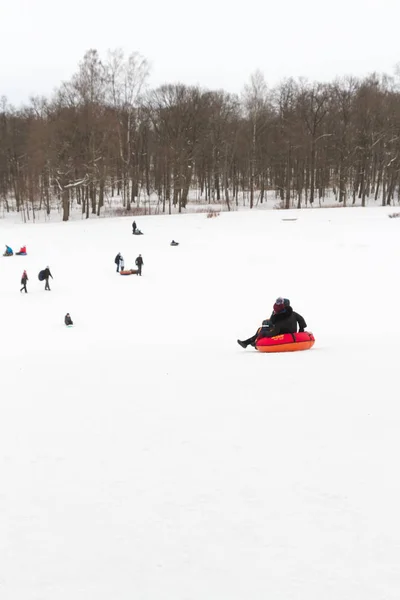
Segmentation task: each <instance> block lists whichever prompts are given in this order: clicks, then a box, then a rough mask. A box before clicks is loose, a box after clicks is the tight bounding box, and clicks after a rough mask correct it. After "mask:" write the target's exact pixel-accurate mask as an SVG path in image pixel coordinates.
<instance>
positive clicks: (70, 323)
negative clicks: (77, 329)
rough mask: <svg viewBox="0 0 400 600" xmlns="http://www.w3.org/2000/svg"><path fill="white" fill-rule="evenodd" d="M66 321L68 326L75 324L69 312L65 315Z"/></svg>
mask: <svg viewBox="0 0 400 600" xmlns="http://www.w3.org/2000/svg"><path fill="white" fill-rule="evenodd" d="M64 323H65V324H66V325H67V326H68V325H73V322H72V319H71V315H70V314H69V313H67V314H66V315H65V317H64Z"/></svg>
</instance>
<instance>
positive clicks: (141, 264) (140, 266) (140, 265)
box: [135, 254, 144, 276]
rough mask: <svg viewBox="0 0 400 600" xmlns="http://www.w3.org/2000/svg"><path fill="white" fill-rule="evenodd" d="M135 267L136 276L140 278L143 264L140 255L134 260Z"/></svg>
mask: <svg viewBox="0 0 400 600" xmlns="http://www.w3.org/2000/svg"><path fill="white" fill-rule="evenodd" d="M135 265H136V266H137V268H138V275H140V276H142V267H143V265H144V262H143V258H142V255H141V254H139V256H138V257H137V259H136V260H135Z"/></svg>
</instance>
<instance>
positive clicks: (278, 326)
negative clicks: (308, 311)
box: [237, 298, 307, 348]
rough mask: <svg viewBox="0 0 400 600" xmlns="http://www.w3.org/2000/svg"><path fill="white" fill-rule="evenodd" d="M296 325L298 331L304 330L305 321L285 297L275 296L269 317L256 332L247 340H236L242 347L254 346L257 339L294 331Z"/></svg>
mask: <svg viewBox="0 0 400 600" xmlns="http://www.w3.org/2000/svg"><path fill="white" fill-rule="evenodd" d="M297 326H299V331H304V329H305V328H306V327H307V323H306V322H305V320H304V319H303V317H302V316H301V315H299V314H298V313H296V312H294V310H293V308H292V307H291V306H290V302H289V300H288V299H287V298H277V300H276V302H275V304H274V310H273V313H272V315H271V317H270V318H269V319H267V320H265V321H263V322H262V326H261V327H260V328H259V329H258V331H257V333H256V334H255V335H253V336H252V337H251V338H249V339H248V340H244V341H241V340H237V343H238V344H239V346H242V348H247V346H249V345H251V346H255V344H256V342H257V340H258V339H261V338H264V337H268V338H270V337H275V336H276V335H281V334H284V333H296V332H297Z"/></svg>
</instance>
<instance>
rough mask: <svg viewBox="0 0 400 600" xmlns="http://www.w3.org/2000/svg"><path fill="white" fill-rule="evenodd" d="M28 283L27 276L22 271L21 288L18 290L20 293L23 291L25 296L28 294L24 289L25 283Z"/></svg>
mask: <svg viewBox="0 0 400 600" xmlns="http://www.w3.org/2000/svg"><path fill="white" fill-rule="evenodd" d="M27 281H28V274H27V272H26V271H24V272H23V273H22V277H21V284H22V288H21V289H20V290H19V291H20V292H22V290H25V294H27V293H28V290H27V289H26V283H27Z"/></svg>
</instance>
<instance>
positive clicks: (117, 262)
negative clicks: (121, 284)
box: [114, 252, 124, 273]
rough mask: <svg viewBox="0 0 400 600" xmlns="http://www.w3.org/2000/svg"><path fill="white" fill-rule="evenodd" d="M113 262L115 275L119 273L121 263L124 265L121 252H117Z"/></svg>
mask: <svg viewBox="0 0 400 600" xmlns="http://www.w3.org/2000/svg"><path fill="white" fill-rule="evenodd" d="M114 262H115V264H116V265H117V273H119V268H120V266H121V263H122V264H124V259H123V257H122V254H121V252H118V254H117V256H116V257H115V259H114Z"/></svg>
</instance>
